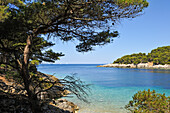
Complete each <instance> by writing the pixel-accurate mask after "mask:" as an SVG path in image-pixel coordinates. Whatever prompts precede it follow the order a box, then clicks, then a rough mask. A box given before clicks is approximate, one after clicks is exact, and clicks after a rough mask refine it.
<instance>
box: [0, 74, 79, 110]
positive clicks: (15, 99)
mask: <svg viewBox="0 0 170 113" xmlns="http://www.w3.org/2000/svg"><path fill="white" fill-rule="evenodd" d="M41 76H42V78H43V79H47V78H48V79H50V80H55V81H56V80H58V79H57V78H56V77H54V76H52V75H47V74H43V73H41ZM57 85H58V86H61V85H62V84H59V83H58V84H57ZM68 93H69V91H67V90H64V91H58V89H55V87H54V88H52V89H51V90H49V92H48V93H47V92H44V93H43V95H41V96H40V97H39V98H41V99H43V98H49V97H48V96H49V94H50V97H52V96H56V95H57V96H58V98H59V99H57V100H54V99H53V100H52V101H50V102H46V103H44V104H43V105H42V107H41V108H42V111H43V113H77V111H78V110H79V108H78V106H77V105H75V104H74V103H72V102H69V101H67V100H66V99H62V98H60V97H63V96H65V95H67V94H68ZM0 113H32V112H31V108H30V102H29V100H28V98H27V95H26V91H25V90H23V86H22V84H16V83H15V82H14V80H13V79H7V78H6V75H4V74H0Z"/></svg>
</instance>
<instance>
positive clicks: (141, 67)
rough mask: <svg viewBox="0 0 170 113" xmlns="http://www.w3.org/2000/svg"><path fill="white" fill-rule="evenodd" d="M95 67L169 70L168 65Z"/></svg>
mask: <svg viewBox="0 0 170 113" xmlns="http://www.w3.org/2000/svg"><path fill="white" fill-rule="evenodd" d="M97 67H110V68H132V69H135V68H136V69H160V70H170V65H168V64H165V65H152V66H150V65H148V63H140V64H137V65H135V64H105V65H98V66H97Z"/></svg>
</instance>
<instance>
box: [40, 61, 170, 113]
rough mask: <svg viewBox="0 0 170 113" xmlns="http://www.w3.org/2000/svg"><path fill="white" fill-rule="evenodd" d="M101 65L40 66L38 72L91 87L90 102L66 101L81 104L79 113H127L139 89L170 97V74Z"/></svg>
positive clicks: (159, 71)
mask: <svg viewBox="0 0 170 113" xmlns="http://www.w3.org/2000/svg"><path fill="white" fill-rule="evenodd" d="M97 65H98V64H41V65H40V66H38V70H39V71H41V72H44V73H47V74H54V75H55V76H56V77H57V78H63V77H64V76H66V75H71V74H73V73H77V74H76V76H77V77H79V78H80V79H81V80H83V81H86V82H87V83H90V84H93V85H92V86H91V93H90V94H89V98H88V100H89V101H90V102H91V103H90V104H87V103H84V102H82V101H80V100H78V99H77V98H75V97H73V98H67V99H68V100H71V101H73V102H74V103H75V104H77V105H79V107H80V111H79V113H126V112H127V111H126V110H125V109H124V106H125V105H126V104H127V103H128V101H129V100H131V99H132V96H133V95H134V94H135V93H137V92H138V91H139V90H144V89H145V90H147V89H148V88H150V89H152V90H153V89H154V90H156V92H158V93H165V94H166V95H167V96H170V71H166V70H165V71H164V70H149V69H122V68H104V67H96V66H97Z"/></svg>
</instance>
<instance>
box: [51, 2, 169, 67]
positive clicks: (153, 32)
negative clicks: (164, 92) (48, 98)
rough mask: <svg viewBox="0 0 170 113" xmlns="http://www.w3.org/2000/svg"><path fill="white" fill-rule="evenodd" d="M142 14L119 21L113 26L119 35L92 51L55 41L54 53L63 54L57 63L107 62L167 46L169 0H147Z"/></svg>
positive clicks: (71, 43)
mask: <svg viewBox="0 0 170 113" xmlns="http://www.w3.org/2000/svg"><path fill="white" fill-rule="evenodd" d="M148 2H149V7H148V8H146V9H145V10H144V14H143V15H141V16H138V17H136V18H134V19H126V20H122V21H121V23H118V24H116V25H115V30H118V32H119V33H120V36H119V37H117V38H115V39H114V41H113V43H110V44H107V45H104V46H102V47H99V46H98V47H95V50H94V51H90V52H87V53H79V52H77V51H76V48H75V46H76V43H75V42H65V43H63V42H61V41H59V40H57V41H55V43H56V45H55V46H54V47H52V49H53V50H54V51H55V52H62V53H64V54H65V56H63V57H61V58H60V60H58V61H56V62H55V63H56V64H107V63H112V62H113V61H114V60H116V59H117V58H120V57H122V56H123V55H128V54H132V53H139V52H142V53H149V52H150V51H151V50H152V49H156V48H157V47H162V46H170V0H161V1H160V0H148Z"/></svg>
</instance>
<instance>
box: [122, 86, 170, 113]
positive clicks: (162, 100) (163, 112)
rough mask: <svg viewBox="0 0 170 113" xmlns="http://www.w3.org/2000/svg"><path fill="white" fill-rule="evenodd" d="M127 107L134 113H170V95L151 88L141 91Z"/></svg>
mask: <svg viewBox="0 0 170 113" xmlns="http://www.w3.org/2000/svg"><path fill="white" fill-rule="evenodd" d="M125 108H126V109H127V110H130V111H131V112H132V113H170V97H166V96H165V94H158V93H156V92H155V90H153V91H150V89H148V91H145V90H144V91H139V92H138V93H136V94H135V95H134V96H133V100H131V101H129V104H128V105H126V106H125Z"/></svg>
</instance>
